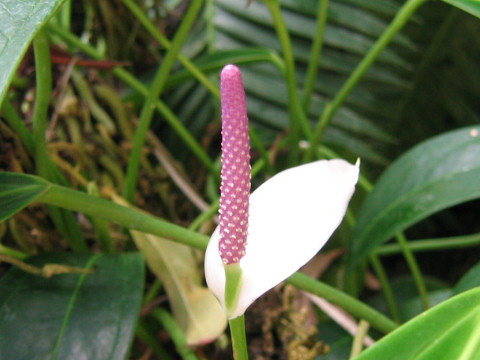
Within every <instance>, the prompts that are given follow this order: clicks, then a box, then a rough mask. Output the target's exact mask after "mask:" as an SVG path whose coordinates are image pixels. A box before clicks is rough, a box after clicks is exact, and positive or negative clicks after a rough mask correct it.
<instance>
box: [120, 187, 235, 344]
mask: <svg viewBox="0 0 480 360" xmlns="http://www.w3.org/2000/svg"><path fill="white" fill-rule="evenodd" d="M114 201H115V202H117V203H120V204H121V205H125V206H127V204H126V202H125V201H124V200H123V199H121V198H120V197H117V196H114ZM131 234H132V237H133V240H134V241H135V244H136V245H137V247H138V249H139V250H140V251H141V252H142V253H143V255H144V256H145V259H146V261H147V264H148V267H149V268H150V270H152V271H153V273H154V274H155V275H156V276H157V277H158V278H159V279H160V281H161V282H162V284H163V286H164V287H165V290H166V291H167V295H168V298H169V301H170V305H171V307H172V310H173V316H174V318H175V320H176V322H177V324H178V326H179V327H180V328H181V329H182V331H183V334H184V335H185V338H186V341H187V343H188V344H189V345H199V344H205V343H208V342H211V341H213V340H215V339H216V338H217V337H219V336H220V335H221V334H222V333H223V332H224V331H225V328H226V326H227V318H226V315H225V311H224V310H223V309H222V308H221V306H220V304H219V302H218V300H217V299H216V298H215V297H214V296H213V294H212V293H211V292H210V290H209V289H208V288H206V287H205V286H203V284H202V276H201V272H200V270H199V267H198V265H197V261H196V259H195V256H194V253H193V250H192V249H191V248H190V247H188V246H186V245H183V244H179V243H176V242H173V241H169V240H166V239H163V238H161V237H158V236H154V235H151V234H145V233H142V232H139V231H131Z"/></svg>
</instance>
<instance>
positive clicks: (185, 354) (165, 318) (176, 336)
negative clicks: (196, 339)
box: [153, 308, 198, 360]
mask: <svg viewBox="0 0 480 360" xmlns="http://www.w3.org/2000/svg"><path fill="white" fill-rule="evenodd" d="M153 316H154V317H155V318H156V319H157V320H158V321H159V322H160V323H161V324H162V325H163V327H164V329H165V330H166V331H167V332H168V334H169V335H170V337H171V338H172V340H173V343H174V344H175V347H176V349H177V352H178V354H179V355H180V356H181V358H182V359H183V360H198V358H197V356H196V355H195V352H194V351H193V350H192V349H190V348H189V347H188V346H187V340H186V339H185V336H184V335H183V333H182V330H181V329H180V327H179V326H178V325H177V323H176V322H175V320H174V319H173V318H172V316H171V315H170V314H169V313H168V312H167V311H166V310H164V309H161V308H158V309H155V310H154V311H153Z"/></svg>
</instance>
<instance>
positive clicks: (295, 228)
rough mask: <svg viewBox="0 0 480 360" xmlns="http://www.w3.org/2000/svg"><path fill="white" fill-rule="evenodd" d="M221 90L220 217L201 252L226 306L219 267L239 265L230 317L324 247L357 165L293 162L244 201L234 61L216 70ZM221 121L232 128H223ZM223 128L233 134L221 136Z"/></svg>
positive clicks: (242, 111)
mask: <svg viewBox="0 0 480 360" xmlns="http://www.w3.org/2000/svg"><path fill="white" fill-rule="evenodd" d="M231 81H233V82H234V84H233V85H232V84H231V83H230V82H231ZM226 83H228V85H227V84H226ZM226 89H229V90H228V91H226ZM239 89H240V90H239ZM221 92H222V135H223V140H222V186H221V193H222V194H221V206H220V209H221V213H220V224H219V226H218V227H217V229H216V230H215V231H214V233H213V234H212V237H211V239H210V241H209V244H208V247H207V251H206V254H205V277H206V280H207V285H208V287H209V288H210V290H211V291H212V292H213V293H214V295H215V296H216V297H217V298H218V300H219V301H220V303H221V304H222V306H223V307H224V308H226V307H227V306H226V301H225V287H226V286H225V285H226V275H225V267H229V266H232V265H233V266H239V268H240V270H241V279H240V282H239V285H238V289H237V291H238V294H237V297H236V301H235V306H234V308H233V309H228V311H227V315H228V317H229V318H230V319H233V318H236V317H238V316H241V315H243V313H244V312H245V310H246V309H247V308H248V306H250V304H251V303H253V302H254V301H255V300H256V299H257V298H258V297H260V296H261V295H262V294H264V293H265V292H267V291H268V290H270V289H271V288H273V287H274V286H276V285H277V284H279V283H280V282H281V281H283V280H285V279H286V278H287V277H289V276H290V275H292V274H293V273H294V272H296V271H297V270H298V269H299V268H300V267H302V266H303V265H304V264H305V263H306V262H308V261H309V260H310V259H311V258H312V257H313V256H314V255H315V254H316V253H317V252H318V251H319V250H320V249H321V248H322V247H323V245H324V244H325V243H326V242H327V240H328V239H329V238H330V236H331V235H332V233H333V232H334V231H335V229H336V228H337V227H338V225H339V224H340V222H341V221H342V219H343V216H344V215H345V212H346V209H347V206H348V202H349V201H350V198H351V196H352V194H353V192H354V189H355V184H356V183H357V180H358V174H359V169H358V166H354V165H351V164H349V163H348V162H346V161H344V160H341V159H335V160H321V161H317V162H313V163H310V164H305V165H301V166H297V167H294V168H291V169H288V170H285V171H282V172H280V173H278V174H277V175H275V176H273V177H272V178H270V179H269V180H268V181H266V182H265V183H264V184H262V185H261V186H260V187H259V188H258V189H257V190H255V191H254V192H253V193H252V194H251V196H250V198H249V200H248V197H246V194H245V191H247V189H249V186H250V185H249V183H250V182H249V181H248V188H247V187H245V186H244V185H245V184H244V183H245V178H246V177H245V174H244V173H245V169H246V166H247V165H245V162H247V163H248V162H249V157H248V156H246V155H245V149H244V148H243V145H241V146H240V145H239V144H240V143H241V144H244V142H245V139H248V135H245V133H246V131H247V130H246V125H245V124H246V121H247V120H246V118H247V115H246V103H245V93H244V90H243V83H242V79H241V73H240V70H239V69H238V68H237V67H235V66H233V65H228V66H227V67H225V68H224V70H223V71H222V74H221ZM232 92H233V93H232ZM224 100H227V101H224ZM225 107H227V109H226V108H225ZM227 117H228V119H227ZM238 124H240V125H238ZM237 125H238V127H237ZM226 127H227V128H229V129H230V130H229V131H225V128H226ZM240 133H242V135H240V136H241V140H239V141H237V140H236V138H235V136H239V134H240ZM228 134H229V135H228ZM225 135H227V136H233V137H234V138H233V139H225ZM245 136H247V137H246V138H245ZM227 143H231V144H233V145H228V146H227V145H226V144H227ZM232 149H235V151H232ZM227 160H228V162H229V164H226V162H227ZM232 164H233V168H232ZM239 168H241V171H240V172H238V171H237V170H238V169H239ZM248 180H249V175H248ZM225 189H227V190H228V191H227V193H228V194H227V195H228V196H227V195H226V192H225ZM246 214H247V215H246ZM247 224H248V225H247ZM232 234H233V235H234V237H233V238H232V237H231V236H230V235H232Z"/></svg>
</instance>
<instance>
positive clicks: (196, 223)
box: [188, 200, 220, 231]
mask: <svg viewBox="0 0 480 360" xmlns="http://www.w3.org/2000/svg"><path fill="white" fill-rule="evenodd" d="M219 207H220V200H217V201H215V202H214V203H213V204H212V205H210V207H209V208H208V209H207V210H205V211H204V212H202V213H201V214H200V215H198V216H197V217H196V218H195V220H193V221H192V222H191V224H190V225H189V226H188V228H189V229H190V230H192V231H195V230H197V229H199V228H200V226H202V224H203V223H204V222H205V221H207V220H209V219H211V218H212V217H213V216H214V215H215V214H216V213H217V211H218V208H219Z"/></svg>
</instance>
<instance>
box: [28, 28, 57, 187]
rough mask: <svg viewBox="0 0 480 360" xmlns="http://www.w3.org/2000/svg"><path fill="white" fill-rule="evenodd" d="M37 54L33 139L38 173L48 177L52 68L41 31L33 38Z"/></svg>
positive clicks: (45, 38) (48, 50)
mask: <svg viewBox="0 0 480 360" xmlns="http://www.w3.org/2000/svg"><path fill="white" fill-rule="evenodd" d="M33 49H34V55H35V76H36V97H35V107H34V109H33V119H32V120H33V140H34V145H35V152H34V157H35V164H36V167H37V173H38V174H40V175H41V176H43V177H45V178H47V179H48V178H49V177H48V167H47V162H48V160H47V159H48V153H47V142H46V137H45V134H46V131H47V114H48V107H49V105H50V96H51V95H52V68H51V62H50V48H49V44H48V40H47V37H46V36H45V34H44V33H43V32H42V31H40V32H39V33H38V35H37V36H36V37H35V38H34V40H33Z"/></svg>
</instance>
